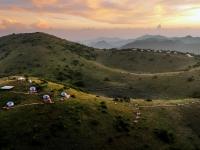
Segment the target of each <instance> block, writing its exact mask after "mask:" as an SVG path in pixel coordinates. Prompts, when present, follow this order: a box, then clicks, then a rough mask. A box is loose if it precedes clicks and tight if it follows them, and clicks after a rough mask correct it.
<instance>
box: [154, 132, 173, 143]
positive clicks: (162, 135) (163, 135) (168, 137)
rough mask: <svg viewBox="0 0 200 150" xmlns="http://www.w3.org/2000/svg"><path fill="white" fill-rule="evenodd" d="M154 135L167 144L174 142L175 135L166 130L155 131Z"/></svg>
mask: <svg viewBox="0 0 200 150" xmlns="http://www.w3.org/2000/svg"><path fill="white" fill-rule="evenodd" d="M154 134H155V135H156V137H157V138H159V139H160V140H161V141H163V142H165V143H168V144H170V143H173V142H174V134H173V133H171V132H169V131H167V130H165V129H155V130H154Z"/></svg>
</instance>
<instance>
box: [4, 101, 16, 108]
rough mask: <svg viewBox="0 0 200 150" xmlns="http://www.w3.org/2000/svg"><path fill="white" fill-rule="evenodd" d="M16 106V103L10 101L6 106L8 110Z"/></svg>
mask: <svg viewBox="0 0 200 150" xmlns="http://www.w3.org/2000/svg"><path fill="white" fill-rule="evenodd" d="M14 105H15V103H14V102H13V101H9V102H7V103H6V106H7V107H8V108H11V107H14Z"/></svg>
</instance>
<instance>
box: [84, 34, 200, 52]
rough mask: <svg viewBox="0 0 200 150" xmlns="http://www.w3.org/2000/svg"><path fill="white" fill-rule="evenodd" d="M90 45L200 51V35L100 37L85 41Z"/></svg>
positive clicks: (97, 46) (107, 47) (102, 47)
mask: <svg viewBox="0 0 200 150" xmlns="http://www.w3.org/2000/svg"><path fill="white" fill-rule="evenodd" d="M81 43H82V44H85V45H87V46H90V47H94V48H100V49H109V48H118V49H129V48H141V49H155V50H175V51H181V52H190V53H195V54H199V53H200V37H192V36H190V35H189V36H185V37H165V36H161V35H144V36H141V37H138V38H136V39H120V38H98V39H94V40H89V41H83V42H81Z"/></svg>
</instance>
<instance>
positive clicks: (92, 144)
mask: <svg viewBox="0 0 200 150" xmlns="http://www.w3.org/2000/svg"><path fill="white" fill-rule="evenodd" d="M29 79H31V80H32V81H33V85H35V86H37V87H38V90H39V93H38V94H34V95H30V94H28V89H29V87H30V83H28V82H26V81H24V82H21V81H17V80H16V77H9V78H2V79H0V86H3V85H13V86H15V88H14V89H13V90H11V91H0V94H1V101H0V106H1V107H2V106H4V104H5V102H6V101H8V100H12V101H14V102H15V104H16V106H15V107H14V108H13V109H10V110H7V111H6V110H2V109H0V121H1V124H0V149H2V150H6V149H15V150H26V149H44V150H45V149H48V150H51V149H52V150H53V149H60V150H62V149H66V148H67V149H69V150H72V149H73V150H76V149H77V150H78V149H83V150H86V149H97V150H100V149H108V150H109V149H117V150H121V149H124V150H125V149H127V150H128V149H129V150H132V149H138V150H140V149H141V150H142V149H152V150H153V149H156V148H158V147H159V148H160V149H181V150H193V149H199V148H200V144H199V136H200V130H199V128H198V124H199V122H200V119H199V117H198V114H199V113H200V112H199V111H200V109H199V108H200V103H199V100H197V99H185V100H181V99H179V100H169V101H163V100H153V101H144V100H141V99H140V100H131V101H130V102H120V101H116V100H115V101H113V100H112V99H110V98H106V97H97V96H95V95H92V94H86V93H83V92H80V91H77V90H75V89H72V88H69V87H67V86H64V85H62V84H58V83H53V82H49V81H46V80H40V79H38V78H33V77H29ZM63 90H65V91H67V92H68V93H69V94H71V95H74V96H73V98H70V99H69V100H67V101H65V102H61V101H60V92H61V91H63ZM47 93H48V94H50V95H51V97H52V99H53V101H54V102H55V103H54V104H42V103H41V102H42V99H41V97H42V95H43V94H47ZM35 103H39V104H37V105H35ZM27 104H29V105H27ZM31 104H32V105H31ZM33 104H34V105H33ZM137 112H140V113H141V115H139V116H140V118H139V119H136V116H137V115H136V114H137ZM195 114H196V115H195ZM135 120H138V122H137V123H135Z"/></svg>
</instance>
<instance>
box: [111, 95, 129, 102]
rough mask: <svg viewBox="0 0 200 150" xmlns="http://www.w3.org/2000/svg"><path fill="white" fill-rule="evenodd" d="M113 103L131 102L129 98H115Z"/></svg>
mask: <svg viewBox="0 0 200 150" xmlns="http://www.w3.org/2000/svg"><path fill="white" fill-rule="evenodd" d="M113 101H116V102H127V103H129V102H130V101H131V98H130V97H128V96H124V97H115V98H113Z"/></svg>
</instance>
